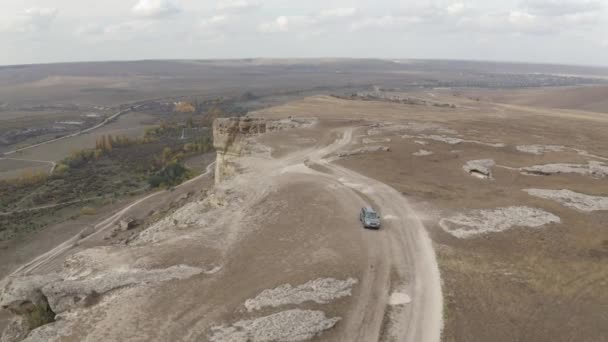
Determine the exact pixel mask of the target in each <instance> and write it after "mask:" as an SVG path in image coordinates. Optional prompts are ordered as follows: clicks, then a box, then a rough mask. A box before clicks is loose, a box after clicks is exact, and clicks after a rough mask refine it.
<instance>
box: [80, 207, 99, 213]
mask: <svg viewBox="0 0 608 342" xmlns="http://www.w3.org/2000/svg"><path fill="white" fill-rule="evenodd" d="M80 213H81V214H82V215H95V214H97V210H96V209H95V208H91V207H82V209H80Z"/></svg>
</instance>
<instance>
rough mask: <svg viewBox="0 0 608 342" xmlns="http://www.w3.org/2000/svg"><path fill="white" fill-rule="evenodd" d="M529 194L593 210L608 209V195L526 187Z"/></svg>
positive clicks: (583, 209) (570, 206)
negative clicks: (591, 194)
mask: <svg viewBox="0 0 608 342" xmlns="http://www.w3.org/2000/svg"><path fill="white" fill-rule="evenodd" d="M524 191H525V192H527V193H528V194H529V195H532V196H536V197H540V198H544V199H550V200H554V201H557V202H559V203H560V204H562V205H563V206H565V207H568V208H572V209H576V210H580V211H584V212H591V211H597V210H608V197H601V196H590V195H585V194H581V193H578V192H574V191H571V190H565V189H562V190H548V189H525V190H524Z"/></svg>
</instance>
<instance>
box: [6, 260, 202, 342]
mask: <svg viewBox="0 0 608 342" xmlns="http://www.w3.org/2000/svg"><path fill="white" fill-rule="evenodd" d="M202 272H203V270H202V269H200V268H198V267H191V266H187V265H177V266H172V267H169V268H165V269H152V270H143V269H120V270H115V269H112V270H106V271H103V272H94V273H92V274H87V275H86V276H74V275H73V274H72V273H74V272H73V270H68V269H64V272H62V273H51V274H47V275H35V276H25V277H19V278H14V279H11V280H10V281H9V282H8V283H7V284H6V286H5V287H4V288H3V289H1V291H2V292H1V296H0V306H1V307H2V309H5V310H8V311H10V312H11V313H13V314H14V315H15V317H14V319H13V321H12V323H11V326H10V327H9V329H5V331H4V333H3V335H2V337H1V338H0V341H2V342H5V341H7V342H8V341H11V342H13V341H14V342H16V341H22V340H23V339H24V337H25V336H28V334H29V333H30V331H32V330H33V329H36V330H35V331H38V329H37V328H39V327H41V326H43V325H44V326H45V328H46V327H48V329H45V330H44V333H45V334H51V335H53V331H54V329H51V328H50V325H49V326H46V324H49V323H53V322H54V321H55V315H58V317H60V315H62V314H64V313H66V312H69V311H71V310H73V309H78V308H83V307H89V306H92V305H95V304H96V303H97V302H98V301H99V300H100V299H101V298H102V296H104V295H105V294H107V293H109V292H111V291H114V290H119V289H122V288H125V287H131V286H142V285H149V284H155V283H160V282H165V281H169V280H180V279H187V278H190V277H193V276H195V275H198V274H201V273H202ZM76 273H79V272H76ZM32 333H33V332H32ZM30 335H31V334H30ZM30 337H31V336H30ZM34 340H36V341H38V340H40V341H47V340H48V338H38V339H34Z"/></svg>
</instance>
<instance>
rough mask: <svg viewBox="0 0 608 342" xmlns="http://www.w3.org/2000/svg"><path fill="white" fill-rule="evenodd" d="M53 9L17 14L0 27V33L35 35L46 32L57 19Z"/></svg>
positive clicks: (30, 10)
mask: <svg viewBox="0 0 608 342" xmlns="http://www.w3.org/2000/svg"><path fill="white" fill-rule="evenodd" d="M57 13H58V11H57V9H55V8H40V7H34V8H29V9H26V10H25V11H23V12H22V13H20V14H18V15H17V16H16V17H15V18H14V19H13V20H8V21H7V22H6V23H5V24H4V25H0V31H3V32H13V33H37V32H41V31H44V30H47V29H49V28H50V26H51V25H52V23H53V21H54V20H55V18H56V17H57Z"/></svg>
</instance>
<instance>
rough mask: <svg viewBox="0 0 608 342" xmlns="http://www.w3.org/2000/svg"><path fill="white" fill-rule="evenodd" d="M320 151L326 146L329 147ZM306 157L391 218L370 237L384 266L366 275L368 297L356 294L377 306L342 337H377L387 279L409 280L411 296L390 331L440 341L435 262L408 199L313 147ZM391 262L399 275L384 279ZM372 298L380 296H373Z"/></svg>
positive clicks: (346, 138) (347, 138)
mask: <svg viewBox="0 0 608 342" xmlns="http://www.w3.org/2000/svg"><path fill="white" fill-rule="evenodd" d="M352 133H353V129H352V128H348V129H346V130H345V131H344V133H343V138H342V139H340V140H338V144H336V145H337V146H336V147H343V146H345V145H348V143H350V142H351V140H352V136H353V134H352ZM321 151H323V152H326V151H327V149H322V150H321ZM327 152H329V151H327ZM310 160H311V161H312V162H313V163H319V164H321V165H323V166H325V167H327V168H328V169H329V170H331V171H332V172H331V173H329V174H326V176H329V177H331V178H332V179H333V180H335V181H338V182H340V183H342V184H344V185H346V186H347V187H350V188H352V189H353V190H354V192H355V193H356V194H357V195H358V196H359V197H360V198H361V200H362V201H364V202H365V198H368V199H369V201H371V202H372V204H373V205H374V207H376V208H379V209H380V210H381V212H382V216H384V217H385V218H389V219H388V220H387V219H385V222H384V229H383V230H382V231H381V232H379V233H380V234H378V235H380V238H379V239H377V240H372V239H370V240H368V242H369V244H370V246H369V248H370V249H372V250H378V249H380V250H381V253H382V255H379V256H378V257H379V259H382V261H384V262H380V264H381V267H385V269H384V270H376V274H375V278H374V279H373V280H371V281H370V283H372V284H373V285H372V286H371V287H373V289H374V292H375V293H373V294H369V295H368V296H367V298H359V301H367V302H368V305H369V304H370V303H369V302H375V308H374V309H375V311H376V312H375V313H374V311H373V310H369V308H368V307H366V309H365V310H364V311H365V312H366V316H368V317H366V318H364V320H363V321H362V322H361V323H362V324H361V325H360V327H362V328H360V329H359V331H358V332H357V333H355V334H353V335H351V336H348V337H349V338H346V339H345V340H352V341H372V340H378V339H379V336H380V328H381V326H380V323H381V322H378V317H381V316H383V315H384V312H385V311H386V310H387V306H386V303H387V301H388V300H387V297H388V295H389V293H390V285H391V282H392V283H393V284H395V283H398V282H401V283H407V289H408V295H409V296H410V297H411V298H413V300H412V304H411V305H409V306H407V310H404V311H403V312H402V313H401V315H400V317H398V319H397V321H396V322H395V323H394V325H395V328H393V329H394V331H393V334H394V335H393V336H392V337H393V338H395V340H397V341H439V340H440V335H441V328H442V297H441V283H440V277H439V268H438V265H437V261H436V259H435V254H434V251H433V246H432V244H431V240H430V238H429V237H428V235H427V232H426V230H425V228H424V226H423V225H422V222H421V221H420V220H419V219H418V217H417V216H416V213H415V211H414V210H413V209H412V208H411V207H410V205H409V203H408V202H407V199H406V198H405V197H403V196H402V195H401V194H400V193H399V192H397V191H396V190H395V189H393V188H391V187H389V186H388V185H386V184H383V183H381V182H379V181H376V180H373V179H371V178H368V177H365V176H363V175H361V174H359V173H356V172H354V171H351V170H348V169H346V168H344V167H340V166H337V165H335V164H331V163H328V162H327V161H326V160H324V159H320V158H318V154H316V153H312V154H311V157H310ZM362 194H363V195H362ZM378 240H380V241H378ZM386 261H389V262H386ZM391 268H394V269H395V271H396V273H397V275H398V276H397V278H398V279H391V280H390V281H387V279H386V278H385V277H386V274H385V272H386V273H389V272H390V270H391ZM374 298H381V300H375V301H374ZM374 318H375V319H374ZM364 322H365V323H366V324H363V323H364ZM370 322H374V323H372V324H370ZM366 325H367V326H366ZM370 325H371V326H370ZM389 333H390V332H389ZM373 334H376V335H375V336H374V335H373Z"/></svg>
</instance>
